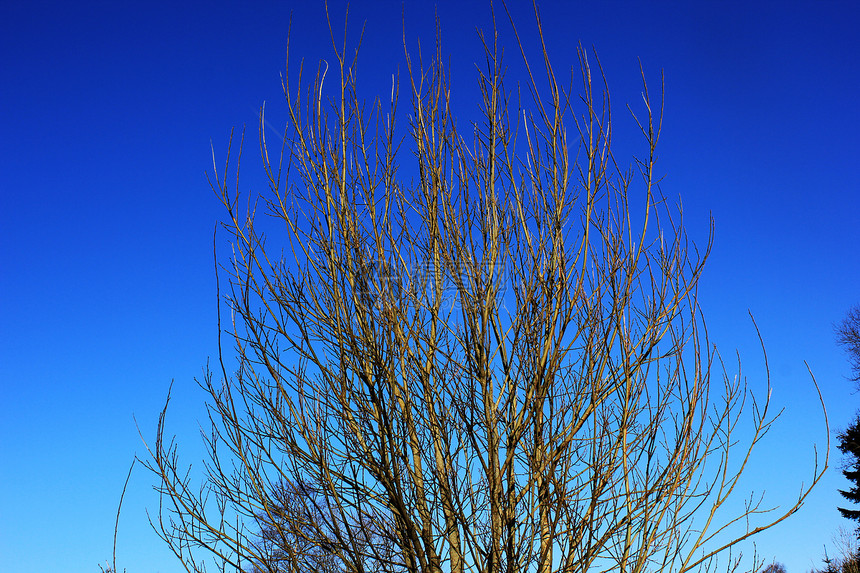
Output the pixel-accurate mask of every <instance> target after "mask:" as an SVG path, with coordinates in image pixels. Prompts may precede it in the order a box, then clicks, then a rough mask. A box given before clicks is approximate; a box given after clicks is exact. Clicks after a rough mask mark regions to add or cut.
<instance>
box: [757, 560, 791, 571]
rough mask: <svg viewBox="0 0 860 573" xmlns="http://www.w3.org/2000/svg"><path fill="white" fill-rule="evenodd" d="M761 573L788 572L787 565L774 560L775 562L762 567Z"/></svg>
mask: <svg viewBox="0 0 860 573" xmlns="http://www.w3.org/2000/svg"><path fill="white" fill-rule="evenodd" d="M761 573H786V572H785V565H783V564H782V563H777V562H776V561H774V562H773V563H771V564H770V565H768V566H767V567H765V568H764V569H762V570H761Z"/></svg>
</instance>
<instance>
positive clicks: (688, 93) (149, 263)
mask: <svg viewBox="0 0 860 573" xmlns="http://www.w3.org/2000/svg"><path fill="white" fill-rule="evenodd" d="M512 5H513V8H512V11H513V14H514V17H515V18H516V20H517V21H518V22H519V23H520V24H519V25H520V26H521V27H523V28H524V29H526V30H529V29H530V28H529V27H530V26H531V25H532V21H533V20H532V17H531V15H530V5H529V3H514V2H512ZM344 6H345V4H344V3H342V2H332V3H331V5H330V10H331V12H332V14H333V15H334V17H335V20H336V21H338V22H340V21H342V15H343V13H344ZM436 6H437V8H438V15H439V19H440V22H441V28H442V40H443V52H444V53H446V54H450V55H451V63H452V66H453V72H454V77H455V85H454V89H455V90H456V89H458V86H463V87H462V89H463V90H464V91H463V93H464V94H466V95H465V96H463V97H464V98H468V97H470V94H474V86H475V84H474V83H473V80H474V72H473V67H472V64H473V62H474V61H476V60H480V58H481V51H480V44H479V42H478V38H477V35H476V33H475V26H484V27H486V26H488V24H489V8H488V3H486V2H471V1H467V0H459V1H439V2H438V3H437V4H436ZM404 9H405V17H406V31H407V36H408V37H409V38H411V39H414V38H416V37H420V38H422V40H423V41H424V43H425V45H429V44H430V42H432V39H433V14H434V7H433V4H431V3H429V2H428V3H423V2H414V1H407V2H406V3H405V4H402V3H400V2H384V1H377V2H361V1H355V2H353V3H352V5H351V8H350V21H351V22H352V23H353V24H354V25H355V27H356V28H357V27H358V25H360V24H362V23H365V22H366V32H365V41H364V46H363V51H362V62H363V64H362V65H363V68H362V69H363V70H365V76H364V77H365V85H366V86H367V87H368V89H369V90H370V91H373V89H375V87H376V86H379V92H380V93H383V94H385V93H386V90H387V89H388V86H390V84H389V83H388V82H390V79H389V78H390V74H391V73H392V72H393V71H395V69H396V68H397V66H398V65H399V66H401V69H402V68H403V56H402V47H401V15H402V13H403V11H404ZM291 13H292V17H293V31H292V48H291V49H292V50H293V54H294V56H295V57H296V58H299V57H305V58H306V59H307V61H308V62H309V63H315V62H316V61H317V60H318V59H319V58H320V57H327V58H330V57H331V49H330V43H329V39H328V31H327V29H326V27H325V13H324V10H323V8H322V5H321V3H317V2H311V1H307V2H283V1H282V2H273V1H260V2H256V3H250V2H249V3H233V4H228V3H223V2H207V3H199V4H195V3H191V2H188V3H155V2H153V3H147V4H131V3H128V4H126V3H122V2H104V3H98V2H84V3H59V2H56V3H54V2H38V1H36V2H17V1H7V2H4V3H3V4H2V6H0V54H2V64H0V66H2V67H0V70H2V81H0V85H2V87H0V117H2V124H0V134H2V137H0V151H2V152H0V201H2V209H0V230H2V233H0V253H2V255H0V256H2V259H0V305H2V316H3V318H2V320H0V341H2V345H0V381H2V382H0V384H2V399H0V483H2V484H3V486H4V487H2V488H0V559H2V562H3V563H4V569H7V570H9V571H15V572H16V573H30V572H41V571H64V572H73V573H76V572H93V571H96V570H97V567H96V564H97V563H98V562H102V563H104V560H105V559H106V558H108V557H109V555H110V551H111V543H112V533H113V520H114V513H115V511H116V502H117V501H118V496H119V493H120V490H121V488H122V483H123V479H124V477H125V472H126V470H127V468H128V465H129V463H130V462H131V459H132V458H133V456H134V455H135V454H138V455H144V454H145V449H144V446H143V444H142V442H141V439H140V436H139V435H138V430H137V426H136V424H135V419H136V420H137V424H139V426H140V430H141V431H142V432H143V435H144V436H145V437H147V438H149V439H151V438H152V437H153V436H154V430H155V424H156V421H157V415H158V412H159V409H160V407H161V406H162V405H163V401H164V398H165V395H166V392H167V389H168V386H169V385H170V382H171V380H175V385H174V403H173V406H172V410H171V412H172V413H171V418H170V430H171V431H172V432H175V433H176V434H178V435H179V437H180V443H181V444H182V445H183V450H182V451H183V452H184V453H185V459H186V460H187V461H190V462H195V463H199V461H200V459H201V456H202V452H201V450H200V447H199V437H198V426H197V420H202V413H203V411H202V401H203V399H204V395H203V392H202V391H201V390H199V388H197V386H196V385H195V383H194V377H195V376H198V375H199V374H200V373H201V370H202V367H203V366H204V364H205V363H206V361H207V359H208V358H209V357H214V356H215V353H216V350H217V347H216V326H215V308H216V298H215V281H214V273H213V260H212V230H213V228H214V225H215V221H216V220H217V218H218V217H219V215H220V211H219V205H218V202H217V200H216V198H215V197H214V196H213V194H212V193H211V191H210V190H209V188H208V186H207V184H206V179H205V177H204V172H205V171H206V170H207V169H209V168H210V161H211V159H210V141H211V142H212V144H213V145H214V148H215V151H216V153H219V154H221V153H223V151H224V149H225V148H226V143H227V136H228V134H229V130H230V128H231V127H232V126H241V125H242V124H248V126H249V129H250V135H251V136H252V137H251V140H252V141H253V140H254V138H255V135H256V134H255V130H256V127H255V121H256V115H257V110H258V108H259V106H260V104H261V103H262V102H263V100H266V101H267V102H268V104H267V109H269V110H272V113H273V116H272V117H273V118H277V117H278V111H277V110H278V105H279V104H280V103H281V99H279V97H278V96H279V93H280V83H279V76H278V74H279V72H281V71H282V70H283V68H284V62H285V57H286V39H287V26H288V21H289V17H290V14H291ZM542 13H543V17H544V23H545V33H546V36H547V38H548V41H549V48H550V52H551V54H552V56H553V57H554V61H555V62H556V64H557V65H559V66H562V67H563V66H567V65H569V64H574V63H575V62H576V53H575V47H576V45H577V43H578V42H581V43H582V44H583V45H585V46H587V47H590V46H594V47H595V48H596V50H597V52H598V54H599V55H600V58H601V61H602V63H603V66H604V69H605V71H606V75H607V79H608V82H609V86H610V89H611V92H612V96H613V98H614V101H615V103H616V104H617V106H616V107H618V109H619V111H620V110H623V104H624V103H626V102H630V103H632V104H634V105H635V104H636V103H638V98H639V90H640V86H639V83H638V82H639V77H638V73H639V72H638V66H639V60H640V59H641V62H642V64H643V66H644V68H645V71H646V74H647V75H648V77H649V78H650V79H652V80H655V79H656V78H659V74H660V70H661V69H662V70H663V71H664V72H665V75H666V113H665V122H664V131H663V135H662V142H661V147H660V148H659V151H658V153H659V158H660V164H659V166H660V169H662V171H663V172H664V173H665V175H666V179H665V182H664V183H663V192H664V193H665V194H666V195H667V196H670V197H677V196H679V195H680V196H681V197H682V200H683V204H684V209H685V223H686V225H687V227H688V231H689V232H690V234H691V235H692V236H693V237H694V238H697V239H698V240H699V241H702V240H703V239H704V238H705V236H706V234H707V225H708V217H709V216H710V215H713V217H714V220H715V225H716V234H715V244H714V249H713V252H712V257H711V260H710V263H709V265H708V267H707V268H706V271H705V275H704V278H703V280H702V283H701V301H702V304H703V307H704V310H705V313H706V317H707V319H708V324H709V328H710V333H711V337H712V339H713V340H714V342H716V343H717V344H718V346H719V348H720V350H721V351H722V352H723V354H724V355H725V356H726V357H728V358H729V359H731V358H732V356H733V354H734V352H735V350H738V351H739V352H740V354H741V357H742V358H743V360H744V369H745V372H746V374H747V375H748V377H749V382H750V384H751V385H752V386H753V387H754V388H758V389H760V388H763V382H762V374H763V368H762V360H761V353H760V351H759V350H758V340H757V338H756V335H755V331H754V329H753V327H752V325H751V323H750V320H749V318H748V316H747V312H748V310H749V311H751V312H752V313H753V314H754V316H755V318H756V321H757V323H758V325H759V327H760V329H761V332H762V335H763V336H764V339H765V343H766V346H767V349H768V358H769V362H770V366H771V374H772V376H773V384H774V391H773V397H774V401H775V403H776V404H777V405H778V406H780V407H784V408H785V413H784V414H783V418H782V420H781V422H780V423H778V426H777V428H776V429H775V430H774V431H773V432H772V433H771V434H769V435H768V437H767V439H766V440H765V441H764V443H763V444H762V447H761V450H760V452H759V453H760V457H759V458H758V461H757V462H756V463H755V464H754V466H753V467H752V469H751V473H750V475H749V480H748V482H747V483H748V486H749V487H754V488H756V489H757V490H761V489H765V490H766V491H767V494H768V496H769V497H768V499H769V500H771V501H774V502H776V503H780V502H781V503H790V501H791V497H792V496H794V495H796V492H797V491H798V489H799V487H800V483H801V481H804V480H807V481H808V479H809V477H810V475H811V467H810V463H811V461H812V454H813V444H818V446H819V449H821V448H823V447H824V443H825V440H826V436H825V434H824V432H823V429H822V424H821V415H820V412H819V411H818V409H817V406H816V394H815V392H814V389H813V388H812V386H811V384H810V381H809V375H808V374H807V371H806V366H805V365H804V361H807V362H808V363H809V366H810V367H811V369H812V371H813V372H814V373H815V375H816V378H817V379H818V382H819V384H820V385H821V389H822V392H823V394H824V398H825V400H826V402H827V407H828V412H829V414H830V420H831V426H832V428H833V429H837V428H839V427H844V426H845V425H847V424H848V423H849V422H850V421H851V419H852V416H853V415H854V413H855V411H856V409H857V408H858V406H860V396H858V395H857V394H856V393H854V392H853V387H852V385H851V384H850V383H849V382H847V381H846V378H845V376H846V375H847V374H848V370H847V362H846V360H845V357H844V355H843V354H842V352H841V350H840V349H839V348H837V347H836V346H835V344H834V340H833V331H832V328H833V323H835V322H837V321H838V320H840V318H841V317H842V316H843V315H844V313H845V312H846V311H847V310H848V308H849V307H850V306H852V305H854V304H858V303H860V288H858V287H860V265H858V262H860V261H858V254H857V253H858V245H860V225H858V221H860V216H858V214H860V183H858V181H860V137H858V134H860V111H858V110H859V109H860V108H858V106H857V103H856V102H857V94H858V93H860V34H858V33H857V30H858V29H860V12H858V9H857V8H856V7H854V6H852V5H851V4H850V3H848V2H844V3H839V2H806V3H796V2H758V3H756V2H743V3H731V2H720V3H716V2H663V3H653V4H652V3H634V2H629V3H626V2H573V1H572V2H549V1H547V2H543V3H542ZM506 26H507V24H506V23H505V22H502V29H503V30H505V29H507V28H506ZM504 34H508V32H504ZM508 35H509V34H508ZM508 50H509V51H508V57H509V58H511V59H513V58H514V57H515V55H516V53H515V50H514V46H512V45H509V48H508ZM455 93H456V92H455ZM616 118H617V123H616V127H615V129H616V132H617V133H618V134H619V139H620V142H621V145H622V148H623V147H624V137H626V136H625V135H624V133H625V132H628V133H630V132H631V130H632V129H633V127H634V126H633V124H632V122H630V121H629V119H628V118H627V117H625V116H624V115H623V114H622V113H619V114H618V115H617V116H616ZM255 153H256V150H255V148H254V144H253V143H252V144H251V145H250V146H249V148H248V157H249V158H250V159H249V160H248V163H247V165H248V167H247V168H246V169H247V172H248V173H249V174H251V173H252V172H253V170H254V168H255V167H256V166H257V165H258V163H255V162H254V159H255V158H256V155H255ZM252 177H253V176H252ZM838 467H839V456H838V452H835V449H834V452H833V456H832V462H831V470H829V472H828V476H827V477H826V479H825V480H823V482H822V484H821V485H820V487H819V488H818V490H817V491H816V492H814V493H813V494H812V496H811V497H810V499H809V501H808V503H807V505H806V506H805V507H804V509H803V510H802V511H801V512H800V513H799V514H798V515H796V516H795V517H794V518H792V519H790V520H788V521H787V522H784V523H783V524H781V525H779V526H778V527H777V528H775V529H774V530H772V531H771V532H770V533H768V534H767V535H764V536H762V537H760V538H759V541H758V543H757V548H758V550H759V551H760V552H762V553H763V554H764V555H765V556H766V557H767V558H771V557H775V558H776V559H777V560H778V561H781V562H783V563H785V564H786V566H787V568H788V571H789V573H802V572H804V571H807V570H808V569H809V568H810V567H812V566H813V565H816V566H817V565H819V564H820V561H819V560H820V557H821V554H822V550H823V546H824V545H825V544H826V545H827V547H828V551H829V552H831V553H832V552H833V543H832V540H831V538H832V536H833V534H834V533H835V532H836V529H837V527H839V526H840V525H844V526H848V527H850V526H851V524H850V523H848V522H846V521H844V520H842V519H841V518H840V517H839V515H838V512H837V511H836V509H835V506H836V505H837V504H839V503H840V498H839V496H838V494H837V493H836V489H837V488H839V487H845V485H846V482H844V480H842V478H841V475H840V474H839V471H838ZM152 483H153V482H152V478H151V477H150V476H149V475H148V474H146V473H145V472H144V471H141V469H140V468H138V469H136V470H135V473H134V474H133V476H132V479H131V482H130V484H129V490H128V494H127V497H126V502H125V506H124V512H123V516H122V520H121V522H120V530H119V546H118V561H119V564H120V566H121V567H123V566H124V567H127V568H128V571H129V573H137V572H143V571H146V572H150V571H153V572H154V571H162V572H172V571H178V570H179V569H180V568H179V565H178V563H177V562H175V561H174V560H173V558H172V555H171V554H170V553H169V552H168V550H167V549H166V548H165V547H164V546H163V544H162V543H161V542H160V541H159V540H158V539H157V537H156V536H155V534H154V533H153V532H152V531H151V530H150V529H149V526H148V524H147V518H146V513H145V512H146V509H147V508H149V509H150V510H154V509H155V497H154V496H153V494H152V492H151V486H152Z"/></svg>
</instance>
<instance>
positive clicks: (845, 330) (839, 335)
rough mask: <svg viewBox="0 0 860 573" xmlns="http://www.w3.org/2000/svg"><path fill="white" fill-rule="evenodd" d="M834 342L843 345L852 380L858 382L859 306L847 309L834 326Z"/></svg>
mask: <svg viewBox="0 0 860 573" xmlns="http://www.w3.org/2000/svg"><path fill="white" fill-rule="evenodd" d="M836 342H838V343H839V344H840V345H841V346H844V347H845V351H846V352H847V353H848V360H849V361H850V362H851V369H852V370H853V371H854V377H853V378H852V380H854V381H855V382H860V306H855V307H854V308H852V309H851V310H849V311H848V315H847V316H846V317H845V318H844V319H843V320H842V322H840V323H839V324H838V325H837V326H836Z"/></svg>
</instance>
